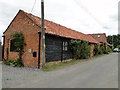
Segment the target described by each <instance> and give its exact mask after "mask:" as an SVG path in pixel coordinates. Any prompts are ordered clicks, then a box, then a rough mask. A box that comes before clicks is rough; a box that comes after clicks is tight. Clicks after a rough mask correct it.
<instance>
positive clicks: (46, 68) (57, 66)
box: [42, 59, 88, 72]
mask: <svg viewBox="0 0 120 90" xmlns="http://www.w3.org/2000/svg"><path fill="white" fill-rule="evenodd" d="M86 60H88V59H84V60H83V59H81V60H67V61H63V62H49V63H46V64H45V66H44V67H43V68H42V70H43V71H47V72H48V71H53V70H56V69H60V68H64V67H67V66H70V65H74V64H78V63H80V62H82V61H86Z"/></svg>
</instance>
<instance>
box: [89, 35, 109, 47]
mask: <svg viewBox="0 0 120 90" xmlns="http://www.w3.org/2000/svg"><path fill="white" fill-rule="evenodd" d="M89 35H91V36H92V37H93V38H94V39H96V40H97V41H98V42H99V43H100V45H102V44H106V47H108V46H111V45H110V44H109V43H108V42H107V37H106V34H105V33H97V34H89Z"/></svg>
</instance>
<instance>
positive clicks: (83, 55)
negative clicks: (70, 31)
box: [70, 40, 90, 59]
mask: <svg viewBox="0 0 120 90" xmlns="http://www.w3.org/2000/svg"><path fill="white" fill-rule="evenodd" d="M70 46H71V49H72V50H73V58H75V59H87V58H89V57H90V45H89V42H87V41H83V40H71V43H70Z"/></svg>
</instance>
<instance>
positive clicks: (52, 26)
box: [22, 11, 99, 43]
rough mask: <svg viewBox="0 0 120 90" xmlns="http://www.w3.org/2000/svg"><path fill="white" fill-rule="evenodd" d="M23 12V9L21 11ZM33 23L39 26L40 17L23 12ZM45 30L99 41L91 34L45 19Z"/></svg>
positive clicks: (53, 33)
mask: <svg viewBox="0 0 120 90" xmlns="http://www.w3.org/2000/svg"><path fill="white" fill-rule="evenodd" d="M22 12H24V11H22ZM24 13H25V14H26V15H27V16H28V17H29V18H30V19H31V20H32V21H33V22H34V23H35V24H37V25H38V26H41V18H39V17H37V16H34V15H32V14H29V13H26V12H24ZM45 29H46V30H45V32H46V33H48V34H52V35H57V36H61V37H65V38H71V39H80V40H85V41H89V42H91V43H99V42H98V41H97V40H95V39H94V38H93V37H92V36H90V35H87V34H83V33H81V32H78V31H75V30H72V29H70V28H67V27H64V26H62V25H59V24H56V23H54V22H52V21H48V20H45Z"/></svg>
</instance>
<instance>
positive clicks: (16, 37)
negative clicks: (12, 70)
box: [11, 32, 25, 64]
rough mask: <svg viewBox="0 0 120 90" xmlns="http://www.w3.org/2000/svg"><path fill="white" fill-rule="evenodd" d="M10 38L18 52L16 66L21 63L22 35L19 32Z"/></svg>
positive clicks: (22, 50) (23, 44)
mask: <svg viewBox="0 0 120 90" xmlns="http://www.w3.org/2000/svg"><path fill="white" fill-rule="evenodd" d="M11 38H12V39H14V42H15V47H17V51H18V52H19V53H18V55H19V58H18V59H17V61H18V64H19V63H22V55H23V52H24V46H25V43H24V36H23V34H22V33H21V32H14V33H13V34H12V35H11Z"/></svg>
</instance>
